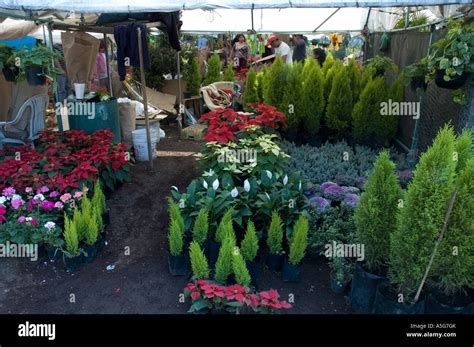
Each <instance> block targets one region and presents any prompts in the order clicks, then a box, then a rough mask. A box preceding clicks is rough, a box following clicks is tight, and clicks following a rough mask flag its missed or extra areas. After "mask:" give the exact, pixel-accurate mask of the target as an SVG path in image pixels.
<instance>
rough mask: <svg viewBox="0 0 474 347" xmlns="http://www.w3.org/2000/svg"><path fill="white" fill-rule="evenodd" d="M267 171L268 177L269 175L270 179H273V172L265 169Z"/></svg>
mask: <svg viewBox="0 0 474 347" xmlns="http://www.w3.org/2000/svg"><path fill="white" fill-rule="evenodd" d="M265 171H266V172H267V177H268V178H269V179H272V176H273V175H272V173H271V172H270V171H268V170H265Z"/></svg>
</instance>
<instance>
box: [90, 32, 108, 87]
mask: <svg viewBox="0 0 474 347" xmlns="http://www.w3.org/2000/svg"><path fill="white" fill-rule="evenodd" d="M105 45H106V43H105V41H104V40H100V45H99V53H98V54H97V57H96V60H95V66H94V70H93V78H94V83H95V84H96V85H97V86H100V87H106V88H108V85H109V76H108V73H107V59H106V57H105Z"/></svg>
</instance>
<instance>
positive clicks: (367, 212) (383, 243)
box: [354, 151, 403, 273]
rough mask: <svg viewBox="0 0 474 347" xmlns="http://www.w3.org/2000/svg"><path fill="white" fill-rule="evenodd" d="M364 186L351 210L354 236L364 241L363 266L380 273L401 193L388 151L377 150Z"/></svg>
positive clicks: (385, 261) (361, 241) (388, 250)
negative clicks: (375, 158) (354, 226)
mask: <svg viewBox="0 0 474 347" xmlns="http://www.w3.org/2000/svg"><path fill="white" fill-rule="evenodd" d="M364 187H365V192H364V193H362V195H361V197H360V199H359V204H358V205H357V207H356V211H355V214H354V220H355V225H356V236H357V240H358V242H359V243H361V244H363V245H365V261H366V265H367V269H368V270H369V271H370V272H376V273H380V272H381V268H382V266H384V265H387V264H388V258H389V255H390V235H391V234H392V232H393V231H394V230H395V228H396V225H397V214H398V210H399V199H401V198H402V196H403V195H402V194H403V193H402V189H401V187H400V185H399V183H398V179H397V176H396V174H395V164H394V163H393V162H392V161H391V160H390V155H389V153H388V151H383V152H381V153H380V154H379V156H378V157H377V161H376V162H375V165H374V169H373V171H372V173H371V174H370V175H369V178H368V180H367V182H366V183H365V186H364Z"/></svg>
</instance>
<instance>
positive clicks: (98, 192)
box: [92, 180, 107, 216]
mask: <svg viewBox="0 0 474 347" xmlns="http://www.w3.org/2000/svg"><path fill="white" fill-rule="evenodd" d="M92 206H93V208H97V210H98V212H99V214H100V216H102V215H103V214H104V213H105V212H106V211H107V205H106V202H105V195H104V192H103V191H102V188H101V186H100V180H97V181H96V182H95V183H94V195H93V196H92Z"/></svg>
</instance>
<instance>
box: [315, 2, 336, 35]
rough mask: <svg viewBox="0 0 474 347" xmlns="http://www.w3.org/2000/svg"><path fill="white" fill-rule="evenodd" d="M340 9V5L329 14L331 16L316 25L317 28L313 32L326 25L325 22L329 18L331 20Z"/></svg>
mask: <svg viewBox="0 0 474 347" xmlns="http://www.w3.org/2000/svg"><path fill="white" fill-rule="evenodd" d="M340 9H341V8H340V7H338V8H336V10H335V11H334V12H333V13H331V14H330V15H329V17H327V18H326V19H325V20H324V21H323V22H322V23H321V24H319V25H318V26H317V27H316V29H314V30H313V32H316V31H318V29H319V28H321V27H322V26H323V25H324V23H326V22H327V21H328V20H330V19H331V17H332V16H334V15H335V14H336V13H337V12H339V10H340Z"/></svg>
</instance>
